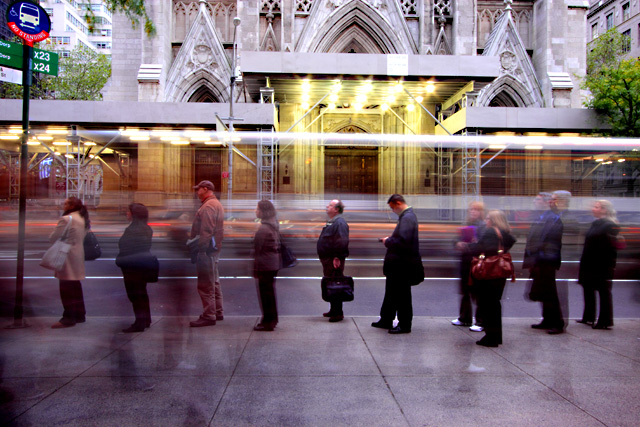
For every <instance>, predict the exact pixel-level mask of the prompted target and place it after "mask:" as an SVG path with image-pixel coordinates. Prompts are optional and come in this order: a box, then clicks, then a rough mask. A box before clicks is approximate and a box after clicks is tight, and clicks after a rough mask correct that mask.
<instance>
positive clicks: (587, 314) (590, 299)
mask: <svg viewBox="0 0 640 427" xmlns="http://www.w3.org/2000/svg"><path fill="white" fill-rule="evenodd" d="M611 287H612V281H611V280H606V281H604V282H598V283H585V284H583V285H582V289H583V291H584V312H583V313H582V320H584V321H585V322H594V321H595V320H596V291H598V294H599V296H600V314H599V316H598V322H597V325H598V326H603V327H609V326H613V298H612V296H611Z"/></svg>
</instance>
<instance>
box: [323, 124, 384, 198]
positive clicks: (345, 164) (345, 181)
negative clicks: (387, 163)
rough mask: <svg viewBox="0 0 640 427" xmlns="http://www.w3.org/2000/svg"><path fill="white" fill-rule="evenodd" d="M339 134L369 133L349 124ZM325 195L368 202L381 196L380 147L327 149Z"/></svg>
mask: <svg viewBox="0 0 640 427" xmlns="http://www.w3.org/2000/svg"><path fill="white" fill-rule="evenodd" d="M337 133H366V131H365V130H364V129H362V128H361V127H359V126H356V125H353V124H349V125H348V126H345V127H343V128H342V129H340V130H338V132H337ZM324 194H325V197H327V198H334V197H337V198H340V197H344V196H343V195H345V194H348V195H349V197H350V198H359V196H361V197H362V198H366V196H367V195H376V194H378V147H362V146H355V145H354V146H349V144H348V140H347V141H345V144H344V145H341V146H340V147H325V149H324Z"/></svg>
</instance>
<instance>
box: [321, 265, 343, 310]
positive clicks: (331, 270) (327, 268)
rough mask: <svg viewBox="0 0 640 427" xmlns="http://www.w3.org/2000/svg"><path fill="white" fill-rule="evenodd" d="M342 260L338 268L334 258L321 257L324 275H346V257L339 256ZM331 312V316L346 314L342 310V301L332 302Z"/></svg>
mask: <svg viewBox="0 0 640 427" xmlns="http://www.w3.org/2000/svg"><path fill="white" fill-rule="evenodd" d="M338 259H339V260H340V266H339V267H338V268H337V269H336V268H335V267H334V266H333V258H320V262H321V263H322V275H323V276H325V277H331V276H333V275H334V274H339V275H340V276H343V275H344V258H338ZM329 304H330V308H329V314H330V315H331V316H344V312H343V311H342V301H334V302H330V303H329Z"/></svg>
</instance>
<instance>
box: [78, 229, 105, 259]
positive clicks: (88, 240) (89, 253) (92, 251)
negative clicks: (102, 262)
mask: <svg viewBox="0 0 640 427" xmlns="http://www.w3.org/2000/svg"><path fill="white" fill-rule="evenodd" d="M82 246H84V260H85V261H93V260H94V259H98V258H100V255H102V249H100V243H98V239H96V235H95V234H93V231H91V230H89V231H87V234H85V235H84V241H83V242H82Z"/></svg>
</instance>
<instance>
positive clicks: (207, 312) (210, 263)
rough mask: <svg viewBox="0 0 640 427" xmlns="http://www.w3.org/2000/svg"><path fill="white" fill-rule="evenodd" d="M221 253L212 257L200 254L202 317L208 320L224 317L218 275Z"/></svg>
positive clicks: (199, 287)
mask: <svg viewBox="0 0 640 427" xmlns="http://www.w3.org/2000/svg"><path fill="white" fill-rule="evenodd" d="M219 259H220V251H218V252H215V253H214V254H212V255H211V256H209V255H207V254H205V253H199V254H198V260H197V262H196V271H197V273H198V294H199V295H200V299H201V300H202V315H201V316H200V317H201V318H203V319H206V320H216V317H217V316H219V317H222V316H223V315H224V311H223V309H222V288H221V287H220V276H219V274H218V261H219Z"/></svg>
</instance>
